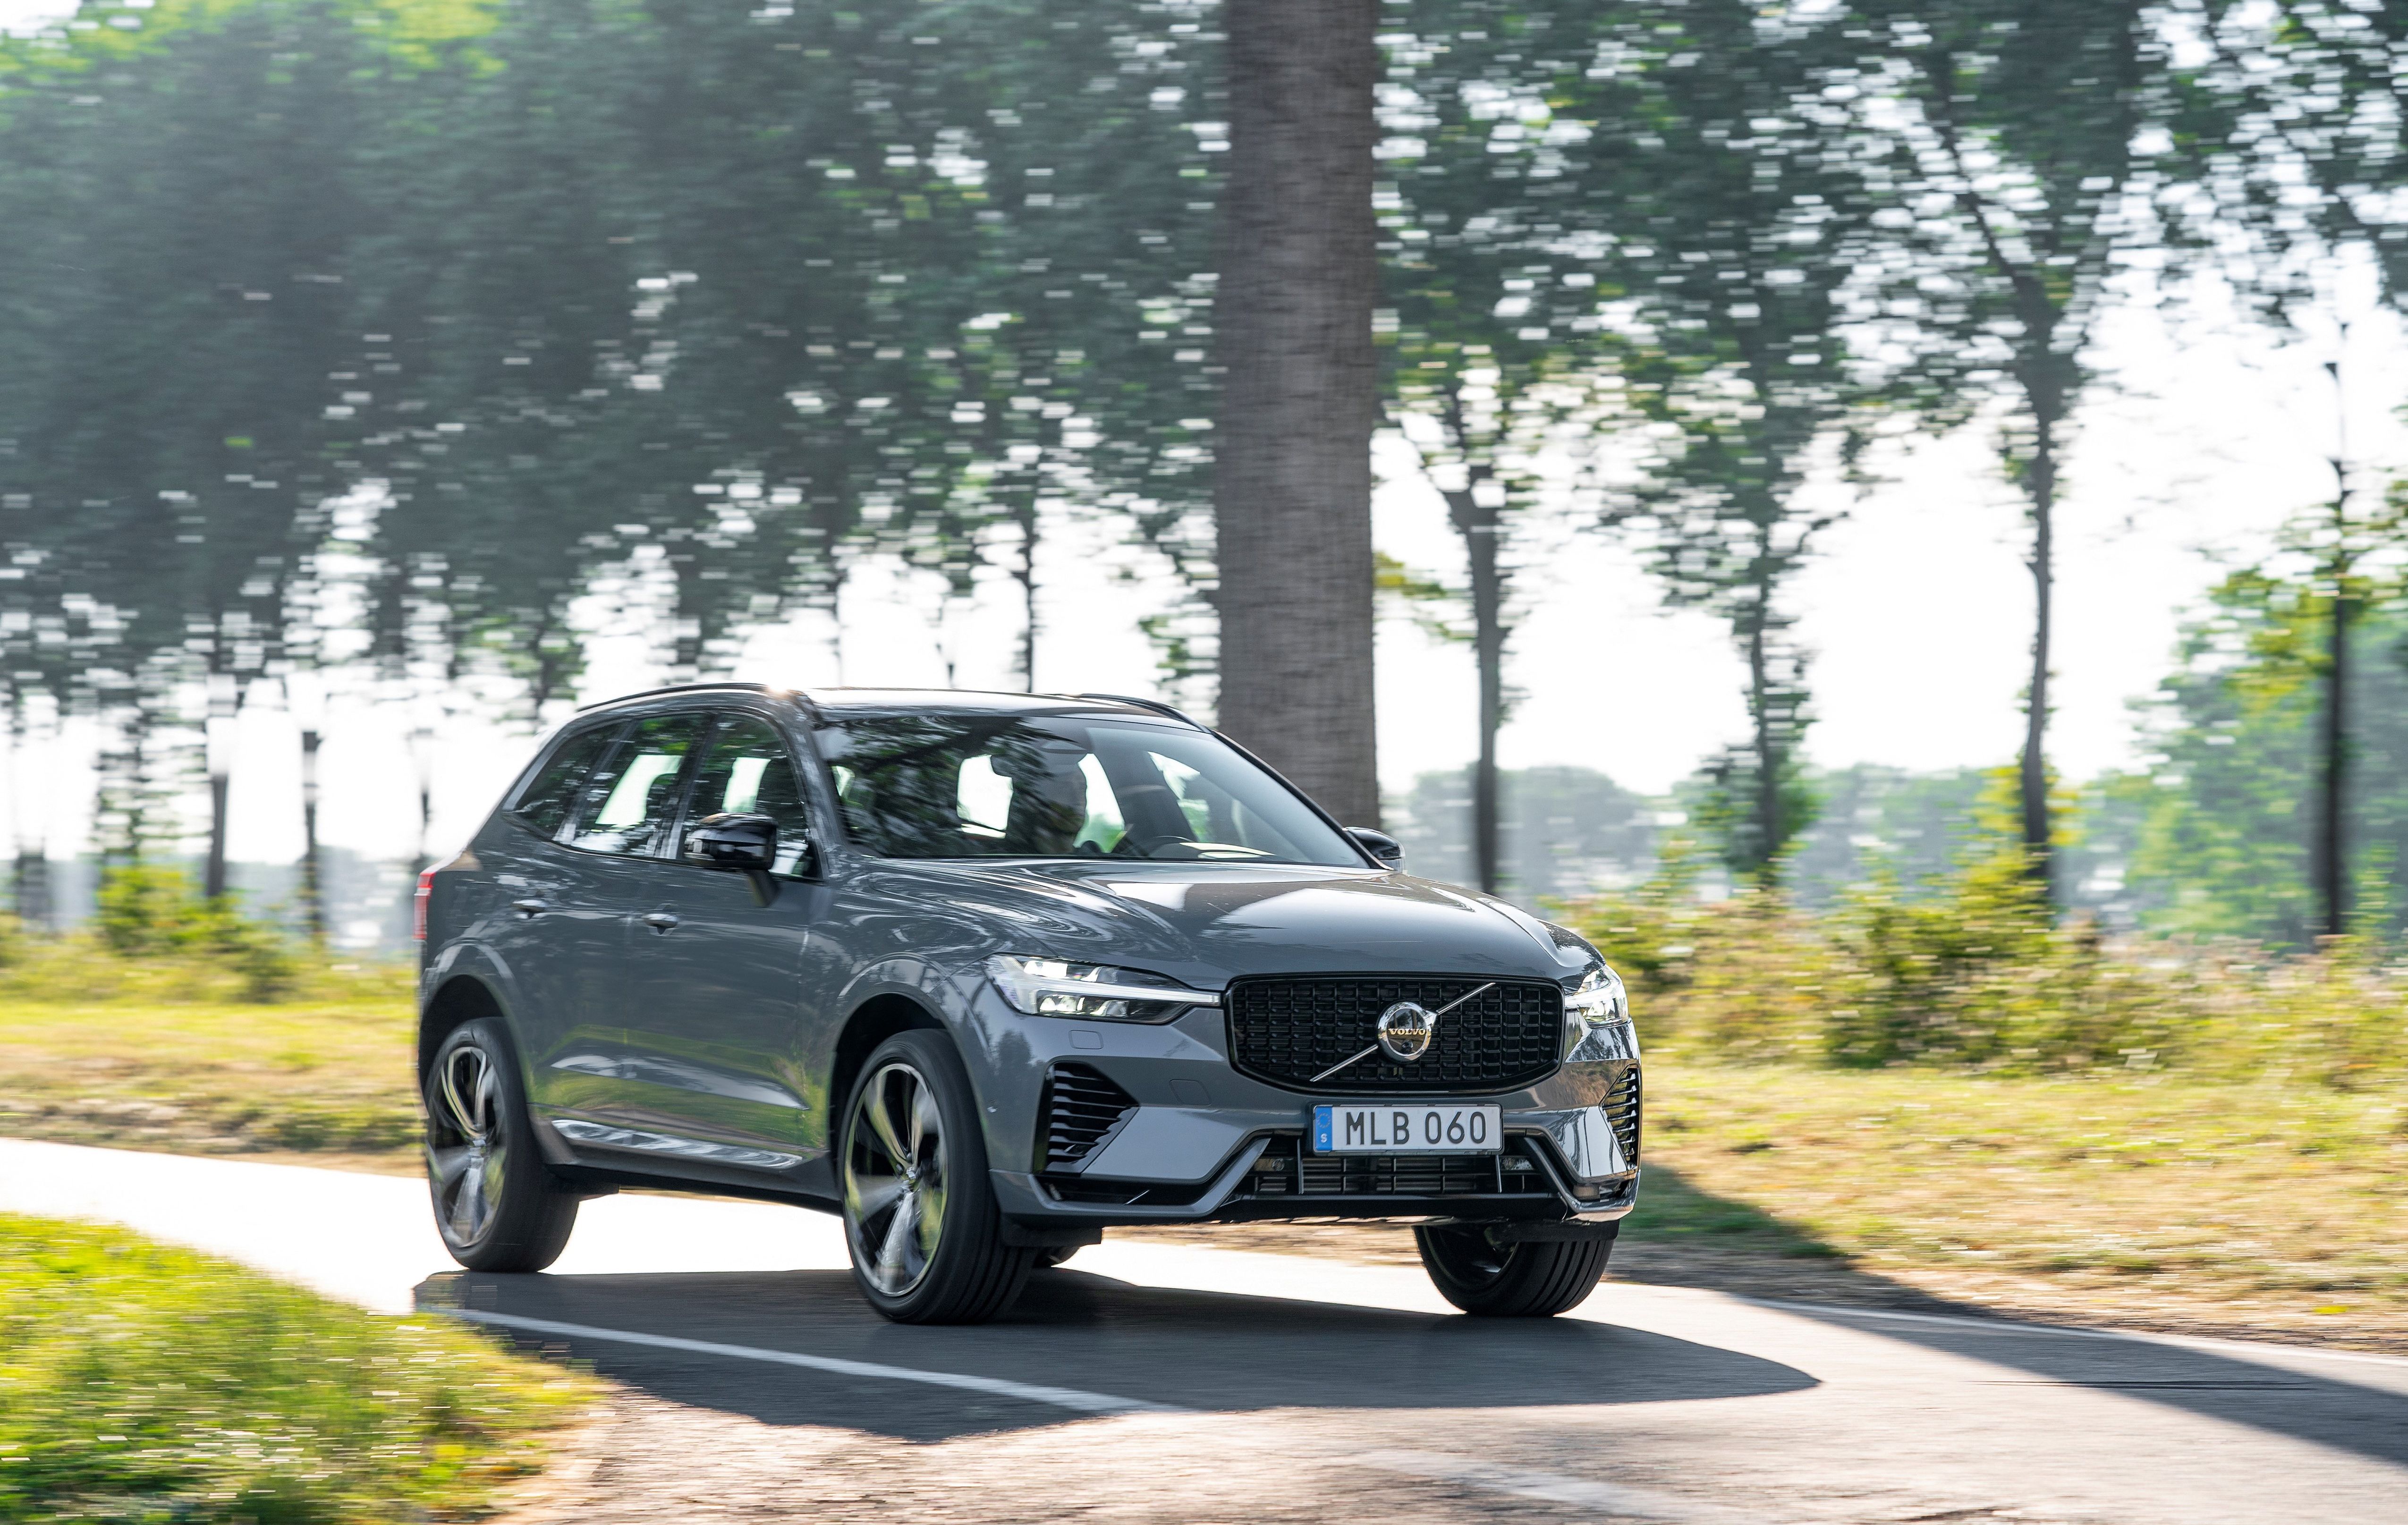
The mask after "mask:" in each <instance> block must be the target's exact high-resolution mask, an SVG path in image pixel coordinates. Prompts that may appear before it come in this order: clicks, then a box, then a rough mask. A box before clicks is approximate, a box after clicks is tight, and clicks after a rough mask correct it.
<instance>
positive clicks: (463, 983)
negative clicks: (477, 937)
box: [418, 973, 509, 1086]
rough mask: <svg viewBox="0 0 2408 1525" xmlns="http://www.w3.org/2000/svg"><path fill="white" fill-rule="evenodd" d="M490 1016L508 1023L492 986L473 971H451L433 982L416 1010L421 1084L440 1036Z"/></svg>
mask: <svg viewBox="0 0 2408 1525" xmlns="http://www.w3.org/2000/svg"><path fill="white" fill-rule="evenodd" d="M487 1016H490V1017H493V1018H495V1019H496V1020H499V1021H501V1022H502V1024H503V1026H504V1027H506V1028H507V1027H508V1026H509V1020H508V1018H507V1017H506V1016H505V1015H504V1014H503V1011H502V1002H501V998H499V997H498V996H496V995H495V994H494V989H493V986H491V985H487V984H486V983H485V982H484V981H483V980H481V979H479V978H478V977H477V976H476V975H474V974H466V973H462V974H454V975H452V977H451V978H450V979H447V980H445V981H444V982H443V983H442V984H441V985H437V986H436V989H435V994H433V995H432V996H429V997H428V998H427V1000H426V1004H425V1005H424V1006H423V1007H421V1008H420V1010H419V1014H418V1079H419V1084H420V1085H421V1086H424V1084H425V1082H426V1071H427V1067H428V1066H429V1065H432V1064H433V1063H434V1062H435V1051H436V1050H437V1049H438V1048H441V1047H442V1046H443V1040H444V1039H446V1038H449V1037H450V1036H452V1033H453V1032H455V1031H457V1030H458V1029H461V1028H464V1027H466V1026H467V1025H468V1024H469V1023H471V1022H474V1021H476V1020H478V1019H479V1018H480V1017H487Z"/></svg>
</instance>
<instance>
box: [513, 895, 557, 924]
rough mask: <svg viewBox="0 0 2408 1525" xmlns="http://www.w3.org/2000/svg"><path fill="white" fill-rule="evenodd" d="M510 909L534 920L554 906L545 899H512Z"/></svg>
mask: <svg viewBox="0 0 2408 1525" xmlns="http://www.w3.org/2000/svg"><path fill="white" fill-rule="evenodd" d="M510 909H511V910H513V911H515V912H517V913H518V914H520V915H522V916H524V917H526V918H527V919H528V920H530V921H532V920H534V919H535V918H536V917H537V916H539V915H541V914H543V913H545V912H547V911H549V910H551V909H552V907H551V905H550V904H549V903H547V902H545V901H543V900H512V901H511V902H510Z"/></svg>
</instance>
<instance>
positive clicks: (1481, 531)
mask: <svg viewBox="0 0 2408 1525" xmlns="http://www.w3.org/2000/svg"><path fill="white" fill-rule="evenodd" d="M1469 474H1470V478H1471V483H1472V486H1473V487H1476V486H1477V485H1478V484H1479V483H1480V482H1482V481H1484V480H1485V478H1486V477H1487V474H1488V473H1487V470H1486V468H1484V467H1477V466H1475V467H1473V468H1471V469H1470V473H1469ZM1443 496H1445V498H1446V506H1447V516H1448V517H1449V518H1450V519H1452V520H1454V521H1455V529H1456V530H1457V531H1458V532H1460V533H1461V534H1462V536H1463V550H1464V556H1465V559H1466V560H1467V561H1468V562H1469V565H1470V568H1471V651H1472V657H1473V660H1474V662H1475V664H1476V666H1477V667H1478V669H1479V672H1480V758H1479V760H1478V761H1477V762H1475V763H1473V764H1472V768H1471V861H1472V868H1473V870H1474V872H1475V873H1476V874H1477V876H1478V879H1479V884H1480V888H1481V890H1482V892H1483V893H1484V894H1488V895H1494V894H1496V893H1497V892H1498V886H1499V885H1501V884H1503V882H1504V872H1503V860H1502V856H1501V848H1500V846H1499V842H1498V818H1499V815H1500V813H1501V812H1500V805H1499V801H1500V798H1501V793H1500V790H1499V789H1498V777H1497V732H1498V729H1499V728H1501V727H1503V725H1504V723H1505V578H1504V573H1503V570H1502V568H1499V566H1498V547H1497V540H1498V535H1499V534H1500V533H1501V531H1502V529H1503V525H1501V524H1500V523H1499V522H1498V520H1499V515H1498V511H1497V510H1495V509H1493V508H1489V507H1487V506H1485V505H1484V504H1482V503H1481V502H1479V501H1478V499H1477V498H1476V497H1475V496H1473V493H1472V491H1471V488H1469V487H1467V488H1466V489H1465V490H1463V491H1461V492H1452V493H1447V494H1445V495H1443Z"/></svg>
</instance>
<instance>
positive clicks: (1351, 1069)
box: [1227, 975, 1564, 1094]
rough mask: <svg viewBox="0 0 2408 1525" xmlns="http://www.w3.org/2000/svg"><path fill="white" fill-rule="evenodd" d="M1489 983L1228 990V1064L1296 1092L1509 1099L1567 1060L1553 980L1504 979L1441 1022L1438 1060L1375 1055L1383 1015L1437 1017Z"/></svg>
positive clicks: (1301, 983) (1253, 984)
mask: <svg viewBox="0 0 2408 1525" xmlns="http://www.w3.org/2000/svg"><path fill="white" fill-rule="evenodd" d="M1488 984H1490V982H1488V981H1485V980H1479V979H1466V978H1460V977H1441V978H1428V977H1424V976H1412V977H1406V978H1394V977H1386V976H1380V975H1312V976H1305V977H1300V978H1267V979H1246V980H1239V981H1236V982H1234V983H1233V984H1231V985H1230V986H1229V994H1228V998H1227V999H1228V1003H1229V1057H1230V1062H1231V1063H1233V1064H1235V1065H1236V1066H1237V1068H1238V1069H1239V1071H1240V1072H1242V1073H1245V1074H1249V1075H1252V1076H1254V1078H1255V1079H1257V1080H1267V1081H1269V1082H1270V1083H1271V1084H1272V1085H1274V1086H1286V1087H1288V1088H1289V1089H1292V1090H1306V1089H1310V1090H1312V1091H1316V1092H1321V1093H1326V1094H1356V1093H1362V1092H1390V1091H1424V1092H1427V1091H1458V1092H1490V1091H1510V1090H1515V1089H1518V1088H1520V1087H1521V1086H1527V1085H1529V1084H1531V1083H1532V1082H1534V1081H1538V1080H1542V1079H1544V1078H1545V1077H1546V1076H1548V1075H1549V1074H1551V1073H1553V1072H1555V1066H1556V1065H1557V1064H1558V1063H1560V1062H1561V1058H1562V1054H1563V1031H1564V1027H1563V1013H1564V997H1563V992H1562V991H1561V990H1560V989H1558V988H1557V987H1556V986H1555V985H1551V984H1549V983H1547V982H1546V981H1544V980H1499V981H1497V982H1495V983H1494V984H1493V985H1491V987H1490V988H1489V989H1487V990H1485V991H1484V992H1482V993H1481V994H1480V995H1478V996H1474V997H1473V998H1472V999H1471V1000H1468V1001H1465V1002H1464V1003H1463V1004H1462V1005H1460V1006H1457V1007H1455V1010H1453V1011H1451V1012H1447V1013H1445V1014H1443V1015H1441V1017H1440V1018H1439V1019H1438V1032H1437V1036H1436V1037H1435V1038H1434V1039H1433V1040H1432V1042H1431V1043H1430V1046H1429V1052H1427V1053H1426V1054H1424V1055H1423V1056H1422V1057H1420V1058H1419V1059H1416V1060H1414V1061H1413V1062H1412V1063H1410V1064H1400V1063H1398V1062H1397V1061H1396V1060H1394V1059H1391V1058H1390V1057H1388V1056H1387V1055H1386V1054H1385V1053H1383V1052H1381V1051H1380V1050H1377V1049H1373V1050H1372V1053H1371V1056H1370V1057H1369V1058H1365V1059H1360V1060H1357V1061H1356V1062H1355V1063H1354V1064H1351V1065H1348V1066H1347V1067H1346V1068H1345V1069H1343V1070H1341V1071H1340V1072H1338V1073H1336V1074H1334V1075H1331V1076H1330V1077H1329V1078H1328V1079H1327V1080H1323V1081H1316V1080H1314V1079H1313V1077H1314V1076H1315V1075H1318V1074H1320V1073H1322V1072H1324V1071H1326V1070H1327V1069H1329V1067H1330V1066H1332V1065H1334V1064H1337V1063H1339V1062H1340V1060H1342V1059H1344V1058H1346V1057H1348V1056H1349V1055H1352V1054H1355V1053H1358V1052H1360V1051H1361V1050H1363V1049H1365V1048H1367V1047H1369V1046H1370V1044H1371V1043H1372V1040H1373V1037H1374V1035H1375V1029H1374V1026H1373V1025H1374V1024H1375V1023H1377V1022H1378V1021H1379V1019H1380V1014H1381V1013H1382V1012H1384V1011H1386V1010H1387V1009H1388V1008H1389V1007H1391V1006H1393V1005H1395V1004H1397V1003H1398V1001H1405V1000H1410V1001H1412V1002H1414V1003H1416V1004H1417V1005H1420V1006H1422V1007H1424V1008H1426V1009H1427V1010H1429V1011H1432V1012H1436V1011H1438V1010H1439V1009H1440V1008H1441V1007H1443V1006H1445V1005H1446V1004H1447V1003H1448V1002H1450V1001H1454V1000H1461V999H1462V998H1463V997H1465V996H1467V995H1469V994H1470V993H1471V992H1472V991H1474V990H1478V989H1479V988H1480V987H1481V986H1482V985H1488Z"/></svg>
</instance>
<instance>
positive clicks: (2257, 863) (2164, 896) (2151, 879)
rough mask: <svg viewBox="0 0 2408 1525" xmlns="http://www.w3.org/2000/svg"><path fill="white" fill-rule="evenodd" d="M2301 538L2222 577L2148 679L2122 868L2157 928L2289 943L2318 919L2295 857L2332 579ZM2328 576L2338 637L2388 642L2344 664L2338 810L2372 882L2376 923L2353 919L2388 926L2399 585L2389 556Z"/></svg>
mask: <svg viewBox="0 0 2408 1525" xmlns="http://www.w3.org/2000/svg"><path fill="white" fill-rule="evenodd" d="M2395 501H2397V499H2396V498H2395ZM2307 549H2308V553H2309V554H2298V553H2296V552H2295V553H2292V554H2289V555H2288V556H2286V558H2284V559H2283V561H2278V563H2277V564H2276V565H2274V566H2273V567H2271V568H2251V569H2247V570H2243V571H2239V572H2235V573H2233V574H2232V575H2231V576H2229V577H2228V578H2227V579H2226V580H2225V581H2224V583H2222V584H2220V585H2219V586H2218V587H2217V589H2216V591H2215V594H2214V602H2213V605H2212V607H2211V610H2210V612H2209V613H2208V614H2207V615H2205V616H2204V617H2202V618H2201V619H2200V620H2199V621H2198V622H2196V623H2195V624H2193V625H2192V626H2190V627H2189V628H2188V629H2187V630H2186V632H2185V635H2184V638H2183V644H2182V647H2181V664H2180V666H2179V667H2178V668H2177V669H2176V670H2175V672H2174V673H2173V675H2172V676H2171V677H2169V678H2168V679H2167V680H2166V682H2165V683H2164V684H2163V685H2162V686H2161V687H2160V689H2159V692H2158V697H2157V704H2156V709H2157V737H2156V741H2157V750H2158V752H2159V753H2160V755H2161V759H2162V760H2161V761H2160V762H2159V763H2158V765H2157V768H2156V769H2155V770H2154V772H2153V776H2152V777H2151V779H2150V781H2149V782H2148V784H2146V785H2145V813H2144V815H2143V825H2142V830H2141V835H2140V841H2139V843H2138V846H2137V848H2136V850H2135V855H2134V861H2133V865H2132V869H2131V875H2130V877H2131V879H2132V880H2133V882H2134V884H2135V885H2137V886H2139V887H2140V888H2141V889H2142V890H2143V892H2144V893H2146V894H2147V895H2148V897H2149V898H2150V899H2152V900H2153V901H2156V902H2157V903H2159V904H2160V905H2162V907H2163V908H2162V909H2161V910H2158V911H2157V912H2155V914H2152V915H2151V917H2150V919H2151V921H2152V922H2153V923H2154V924H2156V925H2158V926H2161V927H2163V928H2167V929H2169V930H2175V931H2186V932H2196V933H2204V934H2216V935H2227V936H2242V937H2249V938H2255V939H2259V940H2262V941H2265V942H2271V943H2274V944H2277V945H2280V946H2287V947H2294V948H2302V947H2306V946H2308V945H2310V944H2311V943H2313V942H2314V941H2315V938H2316V937H2318V936H2320V935H2323V934H2324V930H2325V926H2324V914H2323V912H2324V906H2323V905H2322V904H2321V901H2320V898H2319V897H2318V895H2317V894H2316V893H2315V888H2314V884H2315V881H2314V879H2313V877H2312V876H2311V875H2310V874H2309V872H2308V871H2307V870H2308V869H2309V866H2310V865H2309V858H2310V856H2311V846H2310V844H2311V842H2313V841H2314V840H2315V833H2314V831H2313V830H2312V829H2311V828H2310V823H2309V817H2310V815H2311V813H2312V812H2313V811H2314V809H2315V805H2316V802H2317V800H2318V796H2319V787H2320V778H2319V773H2320V770H2319V767H2318V759H2319V755H2320V753H2321V736H2320V731H2321V727H2320V724H2319V721H2320V717H2321V715H2322V713H2323V712H2324V711H2325V705H2324V703H2323V701H2322V698H2321V694H2322V688H2323V683H2324V682H2325V681H2326V680H2327V678H2328V677H2329V662H2330V648H2329V644H2328V642H2329V633H2330V631H2331V628H2332V623H2331V622H2332V611H2331V609H2330V604H2331V602H2332V600H2333V598H2334V597H2335V596H2336V587H2335V584H2334V583H2332V581H2331V580H2330V579H2329V575H2328V568H2326V567H2324V566H2322V565H2320V563H2321V562H2322V560H2323V558H2322V556H2321V555H2319V554H2315V553H2316V552H2317V551H2319V550H2320V549H2321V548H2320V547H2315V546H2310V547H2309V548H2307ZM2284 562H2287V566H2286V565H2285V564H2284ZM2340 591H2341V593H2342V595H2343V596H2345V597H2349V598H2350V599H2351V600H2352V601H2353V602H2354V603H2356V604H2357V605H2358V608H2359V610H2360V615H2359V617H2358V619H2357V620H2356V621H2355V622H2353V624H2352V626H2351V630H2352V632H2353V634H2352V645H2353V646H2354V647H2355V648H2356V649H2358V651H2361V652H2364V653H2367V654H2369V655H2372V654H2375V653H2384V654H2386V655H2389V656H2390V657H2391V658H2392V659H2391V660H2388V661H2370V662H2361V663H2356V664H2353V665H2352V666H2351V667H2350V669H2348V671H2347V680H2348V682H2349V683H2350V684H2351V687H2352V689H2353V690H2354V693H2353V696H2352V703H2351V709H2352V711H2353V712H2356V713H2357V714H2358V715H2359V716H2360V717H2361V721H2360V724H2359V725H2358V727H2357V729H2356V733H2355V736H2354V740H2353V743H2352V750H2353V754H2354V756H2355V758H2356V759H2357V760H2358V762H2359V763H2360V764H2361V766H2359V767H2357V768H2353V769H2351V770H2349V773H2348V775H2347V783H2348V788H2349V795H2348V798H2346V800H2345V805H2346V810H2345V813H2344V821H2345V822H2346V824H2347V827H2348V836H2347V839H2346V840H2347V841H2348V842H2354V843H2355V844H2356V847H2357V852H2356V854H2355V855H2354V856H2356V857H2357V858H2358V862H2359V864H2360V873H2359V875H2358V877H2359V879H2360V880H2361V881H2366V880H2369V879H2371V880H2372V882H2373V883H2374V884H2376V885H2381V886H2382V891H2381V893H2377V894H2375V895H2373V896H2372V897H2370V898H2369V904H2368V910H2369V912H2370V913H2372V914H2380V915H2381V916H2382V918H2383V924H2382V925H2381V926H2379V927H2373V928H2367V929H2369V930H2379V931H2383V932H2392V931H2396V930H2398V928H2399V927H2400V925H2401V910H2402V908H2403V907H2408V897H2403V896H2402V894H2401V890H2402V888H2408V885H2403V883H2402V870H2403V869H2408V664H2403V662H2402V661H2401V658H2402V657H2408V593H2403V589H2402V587H2401V583H2400V582H2399V581H2398V577H2397V573H2396V569H2395V570H2394V571H2392V572H2389V573H2386V575H2384V576H2382V577H2377V576H2374V575H2372V573H2371V571H2370V570H2369V568H2365V567H2363V566H2361V567H2360V568H2358V570H2357V571H2356V572H2355V573H2354V574H2353V576H2352V578H2351V579H2350V581H2349V582H2348V583H2345V584H2343V585H2342V587H2341V589H2340Z"/></svg>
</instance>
